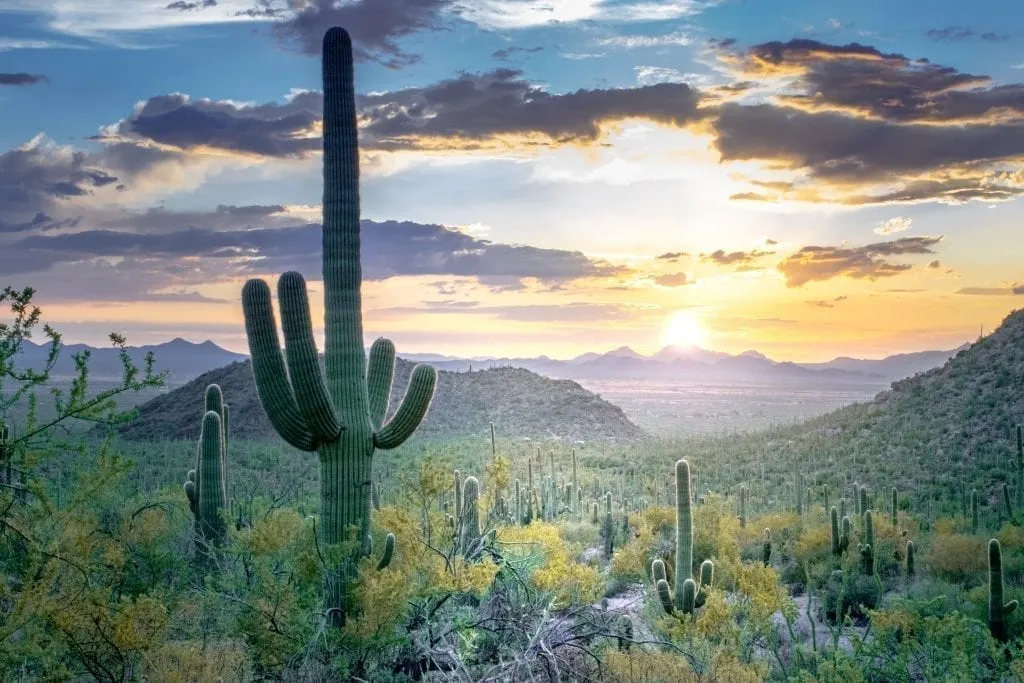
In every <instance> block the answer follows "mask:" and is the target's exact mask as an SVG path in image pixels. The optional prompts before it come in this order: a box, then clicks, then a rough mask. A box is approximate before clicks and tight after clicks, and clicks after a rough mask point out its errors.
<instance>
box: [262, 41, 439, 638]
mask: <svg viewBox="0 0 1024 683" xmlns="http://www.w3.org/2000/svg"><path fill="white" fill-rule="evenodd" d="M353 72H354V69H353V59H352V40H351V38H350V37H349V35H348V33H347V32H346V31H345V30H344V29H342V28H338V27H334V28H331V29H330V30H328V31H327V33H326V34H325V36H324V41H323V85H324V95H323V100H324V116H323V151H324V155H323V158H324V195H323V264H324V273H323V282H324V285H323V287H324V308H325V326H324V330H325V351H324V360H325V369H326V372H322V371H321V369H320V364H319V362H318V356H317V349H316V343H315V341H314V339H313V325H312V320H311V318H310V311H309V299H308V297H307V294H306V282H305V280H304V279H303V277H302V275H300V274H299V273H296V272H288V273H285V274H284V275H282V276H281V278H280V280H279V282H278V300H279V304H280V308H281V329H282V331H283V333H284V344H285V353H284V355H283V356H282V353H281V345H280V343H279V341H278V333H277V323H276V321H275V317H274V309H273V307H272V305H271V297H270V287H269V286H268V285H267V283H266V282H264V281H262V280H250V281H249V282H247V283H246V284H245V287H244V288H243V289H242V310H243V312H244V314H245V328H246V335H247V336H248V339H249V352H250V355H251V356H252V369H253V375H254V377H255V380H256V388H257V390H258V391H259V396H260V402H261V403H262V404H263V409H264V410H265V411H266V413H267V417H269V418H270V422H271V423H272V424H273V425H274V428H275V429H276V430H277V432H278V433H279V434H280V435H281V437H282V438H284V440H285V441H287V442H288V443H290V444H291V445H292V446H295V447H296V448H298V449H300V450H304V451H316V452H318V454H319V456H320V514H321V522H320V524H319V525H318V529H319V532H320V537H321V538H320V540H321V542H322V543H324V544H326V545H334V544H338V543H341V542H342V541H345V540H346V534H347V531H348V529H350V528H353V527H354V528H356V529H359V530H363V529H365V528H366V527H367V523H366V518H367V514H368V508H369V505H368V496H369V488H368V487H369V485H370V482H371V475H372V468H373V453H374V451H375V450H376V449H385V450H387V449H392V448H396V447H398V446H400V445H401V444H402V443H404V442H405V440H406V439H408V438H409V437H410V436H411V435H412V434H413V432H414V431H415V430H416V428H417V427H418V426H419V424H420V421H421V420H422V419H423V416H424V415H425V414H426V412H427V408H428V407H429V405H430V400H431V398H432V397H433V394H434V385H435V382H436V378H437V373H436V372H435V371H434V369H433V368H431V367H429V366H424V365H421V366H418V367H416V368H415V369H414V370H413V372H412V377H411V379H410V380H409V386H408V389H407V391H406V394H405V397H404V398H403V399H402V403H401V405H400V406H399V408H398V410H397V411H396V412H395V413H394V415H392V417H391V419H390V420H389V421H387V422H386V423H385V421H384V418H385V416H386V415H387V412H388V403H389V400H390V396H391V382H392V378H393V376H394V365H395V347H394V345H393V344H392V343H391V342H390V341H388V340H385V339H378V340H377V341H375V342H374V343H373V346H372V348H371V349H370V358H369V362H367V359H366V356H365V355H364V351H363V321H362V314H361V306H362V297H361V292H360V286H361V283H362V266H361V264H360V234H359V231H360V217H359V150H358V146H357V127H356V106H355V83H354V73H353ZM286 360H287V368H288V369H287V372H286V371H285V361H286ZM351 565H352V563H351V562H346V563H343V565H342V566H337V567H334V568H332V569H330V570H329V571H328V573H327V576H326V577H325V578H326V587H327V608H328V611H329V613H330V614H331V616H332V621H333V622H334V623H335V624H340V623H342V622H343V621H344V617H345V613H346V611H347V604H348V601H347V592H348V583H349V579H350V578H351V573H352V572H351V568H350V567H351Z"/></svg>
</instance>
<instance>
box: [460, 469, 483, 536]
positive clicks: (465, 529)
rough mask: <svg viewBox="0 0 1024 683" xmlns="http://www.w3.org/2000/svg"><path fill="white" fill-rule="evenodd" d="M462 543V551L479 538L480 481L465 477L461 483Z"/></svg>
mask: <svg viewBox="0 0 1024 683" xmlns="http://www.w3.org/2000/svg"><path fill="white" fill-rule="evenodd" d="M460 521H461V523H462V543H461V548H462V551H463V552H467V551H469V549H470V548H472V547H473V544H475V543H476V542H477V541H478V540H480V481H479V480H478V479H477V478H476V477H466V483H465V484H463V485H462V517H461V520H460Z"/></svg>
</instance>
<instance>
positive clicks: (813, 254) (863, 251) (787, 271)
mask: <svg viewBox="0 0 1024 683" xmlns="http://www.w3.org/2000/svg"><path fill="white" fill-rule="evenodd" d="M941 240H942V237H903V238H901V239H898V240H893V241H890V242H877V243H875V244H868V245H865V246H862V247H835V246H824V247H819V246H808V247H804V248H803V249H801V250H800V251H798V252H796V253H794V254H790V255H789V256H787V257H786V258H785V259H783V260H782V262H781V263H779V265H778V269H779V271H780V272H781V273H782V274H783V275H785V276H786V286H787V287H800V286H802V285H804V284H806V283H808V282H814V281H824V280H831V279H832V278H836V277H850V278H854V279H866V280H875V279H878V278H881V277H892V276H894V275H899V274H900V273H904V272H906V271H908V270H910V269H911V268H913V266H911V265H908V264H905V263H893V262H892V261H889V260H888V257H891V256H902V255H910V254H933V253H935V252H934V251H932V247H933V246H935V245H936V244H938V243H939V241H941Z"/></svg>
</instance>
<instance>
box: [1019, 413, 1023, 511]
mask: <svg viewBox="0 0 1024 683" xmlns="http://www.w3.org/2000/svg"><path fill="white" fill-rule="evenodd" d="M1017 507H1024V430H1022V429H1021V426H1020V425H1017Z"/></svg>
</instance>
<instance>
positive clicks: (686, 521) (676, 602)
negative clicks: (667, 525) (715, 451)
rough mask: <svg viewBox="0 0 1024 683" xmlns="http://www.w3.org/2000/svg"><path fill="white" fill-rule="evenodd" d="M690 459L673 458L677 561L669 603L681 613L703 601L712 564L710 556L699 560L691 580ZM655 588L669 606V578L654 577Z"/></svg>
mask: <svg viewBox="0 0 1024 683" xmlns="http://www.w3.org/2000/svg"><path fill="white" fill-rule="evenodd" d="M690 489H691V484H690V463H688V462H687V461H686V460H679V461H677V462H676V563H675V571H674V572H673V574H674V576H673V580H674V581H675V587H674V591H673V593H672V600H671V605H672V607H673V608H674V609H675V610H678V611H679V612H682V613H683V614H692V613H693V610H694V609H695V608H697V607H700V606H702V605H703V604H704V601H705V599H706V597H707V590H708V589H709V588H711V585H712V583H713V581H714V571H715V567H714V564H712V562H711V560H705V561H704V562H703V563H701V566H700V574H699V575H698V581H699V582H700V583H698V582H697V581H694V580H693V507H692V506H693V497H692V495H691V493H690ZM655 588H656V589H657V593H658V596H659V599H660V600H661V602H662V605H663V606H665V607H666V611H669V610H668V609H667V608H668V606H669V601H668V599H667V598H668V594H669V586H668V582H667V581H665V580H663V579H656V583H655Z"/></svg>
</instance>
